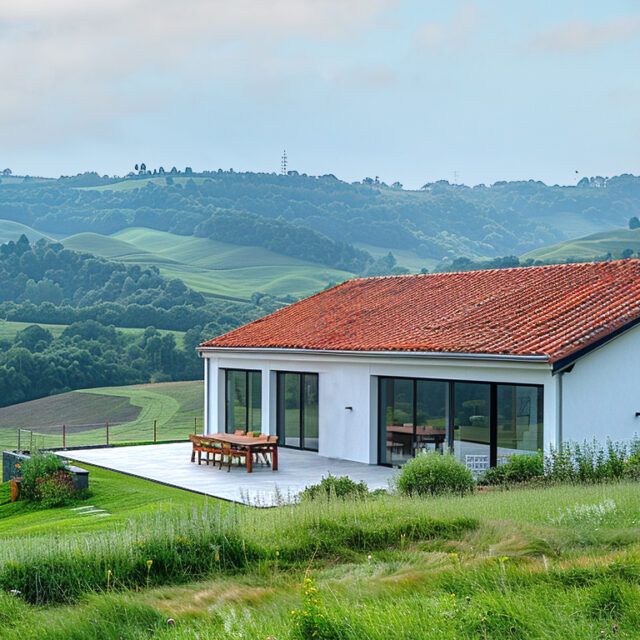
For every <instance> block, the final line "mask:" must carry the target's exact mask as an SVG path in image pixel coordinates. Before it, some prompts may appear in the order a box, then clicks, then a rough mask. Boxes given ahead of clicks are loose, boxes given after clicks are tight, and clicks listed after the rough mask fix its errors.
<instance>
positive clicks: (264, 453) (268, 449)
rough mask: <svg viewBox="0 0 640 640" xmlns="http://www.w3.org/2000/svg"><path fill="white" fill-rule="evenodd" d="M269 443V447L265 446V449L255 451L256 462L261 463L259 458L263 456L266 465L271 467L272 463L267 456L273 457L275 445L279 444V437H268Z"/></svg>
mask: <svg viewBox="0 0 640 640" xmlns="http://www.w3.org/2000/svg"><path fill="white" fill-rule="evenodd" d="M260 435H262V434H260ZM267 442H268V445H265V446H264V447H260V448H259V449H254V452H255V455H254V460H255V461H256V462H259V461H260V460H259V459H258V456H259V455H261V456H262V458H263V460H264V463H265V464H266V465H267V466H269V465H270V464H271V463H270V462H269V458H268V457H267V455H271V452H272V447H273V445H274V444H277V442H278V436H267Z"/></svg>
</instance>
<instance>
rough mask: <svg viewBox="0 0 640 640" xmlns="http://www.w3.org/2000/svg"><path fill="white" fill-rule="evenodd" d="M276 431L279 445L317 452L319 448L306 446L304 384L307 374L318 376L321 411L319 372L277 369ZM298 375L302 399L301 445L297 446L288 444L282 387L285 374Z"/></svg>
mask: <svg viewBox="0 0 640 640" xmlns="http://www.w3.org/2000/svg"><path fill="white" fill-rule="evenodd" d="M275 373H276V433H277V435H278V446H279V447H287V448H288V449H298V450H301V451H313V452H316V453H317V451H318V449H309V448H307V447H305V446H304V426H305V423H304V410H305V407H304V405H305V402H304V395H305V394H304V386H305V376H314V377H315V378H316V389H317V394H318V414H319V413H320V377H319V375H318V374H317V373H314V372H312V371H276V372H275ZM287 374H289V375H296V376H299V377H300V385H299V390H298V393H299V395H298V398H299V401H300V410H299V411H300V421H299V422H300V424H299V439H300V446H299V447H296V446H294V445H290V444H286V438H285V423H284V417H285V408H284V407H283V406H282V400H283V398H282V393H281V388H282V385H283V384H284V376H285V375H287ZM319 426H320V425H318V444H319V440H320V428H319Z"/></svg>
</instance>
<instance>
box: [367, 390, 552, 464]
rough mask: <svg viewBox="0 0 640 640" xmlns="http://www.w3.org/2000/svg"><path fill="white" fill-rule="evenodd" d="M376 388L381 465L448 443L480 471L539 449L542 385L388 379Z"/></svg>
mask: <svg viewBox="0 0 640 640" xmlns="http://www.w3.org/2000/svg"><path fill="white" fill-rule="evenodd" d="M379 385H380V386H379V401H380V413H379V417H380V440H379V443H380V444H379V462H380V464H387V465H392V466H397V465H401V464H403V463H404V462H406V461H407V460H408V459H409V458H411V457H412V456H414V455H415V454H416V453H417V452H419V451H423V450H439V449H442V448H443V446H444V445H445V444H446V445H448V447H449V448H450V449H452V451H453V453H454V455H455V456H456V458H457V459H458V460H459V461H460V462H462V463H463V464H465V465H466V466H467V467H468V468H469V469H471V470H472V471H474V472H478V471H483V470H484V469H487V468H488V467H489V466H490V465H491V466H494V465H496V464H502V463H504V462H505V461H506V459H507V458H508V456H510V455H513V454H515V453H534V452H535V451H537V450H538V449H542V447H543V423H542V413H543V412H542V409H543V406H542V402H543V400H542V399H543V393H542V387H539V386H533V385H515V384H514V385H510V384H498V383H490V382H458V381H452V380H421V379H415V378H386V377H382V378H380V379H379Z"/></svg>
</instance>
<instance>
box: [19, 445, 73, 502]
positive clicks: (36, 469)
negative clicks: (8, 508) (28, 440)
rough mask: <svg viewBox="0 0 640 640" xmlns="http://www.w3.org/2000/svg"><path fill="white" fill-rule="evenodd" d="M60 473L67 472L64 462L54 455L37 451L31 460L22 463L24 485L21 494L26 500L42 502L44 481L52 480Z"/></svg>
mask: <svg viewBox="0 0 640 640" xmlns="http://www.w3.org/2000/svg"><path fill="white" fill-rule="evenodd" d="M59 471H65V469H64V463H63V462H62V460H61V459H60V458H59V457H58V456H56V455H54V454H53V453H40V452H39V451H36V452H34V453H33V454H32V456H31V457H30V458H27V459H26V460H24V461H23V462H21V463H20V473H21V475H22V483H21V485H20V492H21V494H22V496H23V497H24V498H25V500H40V499H41V494H40V489H41V485H42V482H38V480H40V481H42V480H43V479H46V478H51V477H52V476H54V475H55V474H56V473H57V472H59Z"/></svg>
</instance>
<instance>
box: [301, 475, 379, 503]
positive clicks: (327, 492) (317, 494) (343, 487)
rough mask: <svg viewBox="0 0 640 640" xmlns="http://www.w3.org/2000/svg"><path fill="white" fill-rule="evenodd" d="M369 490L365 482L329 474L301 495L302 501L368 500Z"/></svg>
mask: <svg viewBox="0 0 640 640" xmlns="http://www.w3.org/2000/svg"><path fill="white" fill-rule="evenodd" d="M368 495H369V488H368V487H367V485H366V483H365V482H357V483H356V482H354V481H353V480H352V479H351V478H349V476H343V477H342V478H336V476H334V475H331V474H329V475H328V476H327V477H326V478H325V477H324V476H323V477H322V480H320V483H319V484H312V485H310V486H308V487H307V488H306V489H305V490H304V491H302V492H301V493H300V499H301V500H315V499H316V498H327V499H329V500H330V499H331V498H343V499H346V498H355V499H359V498H366V497H367V496H368Z"/></svg>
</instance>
